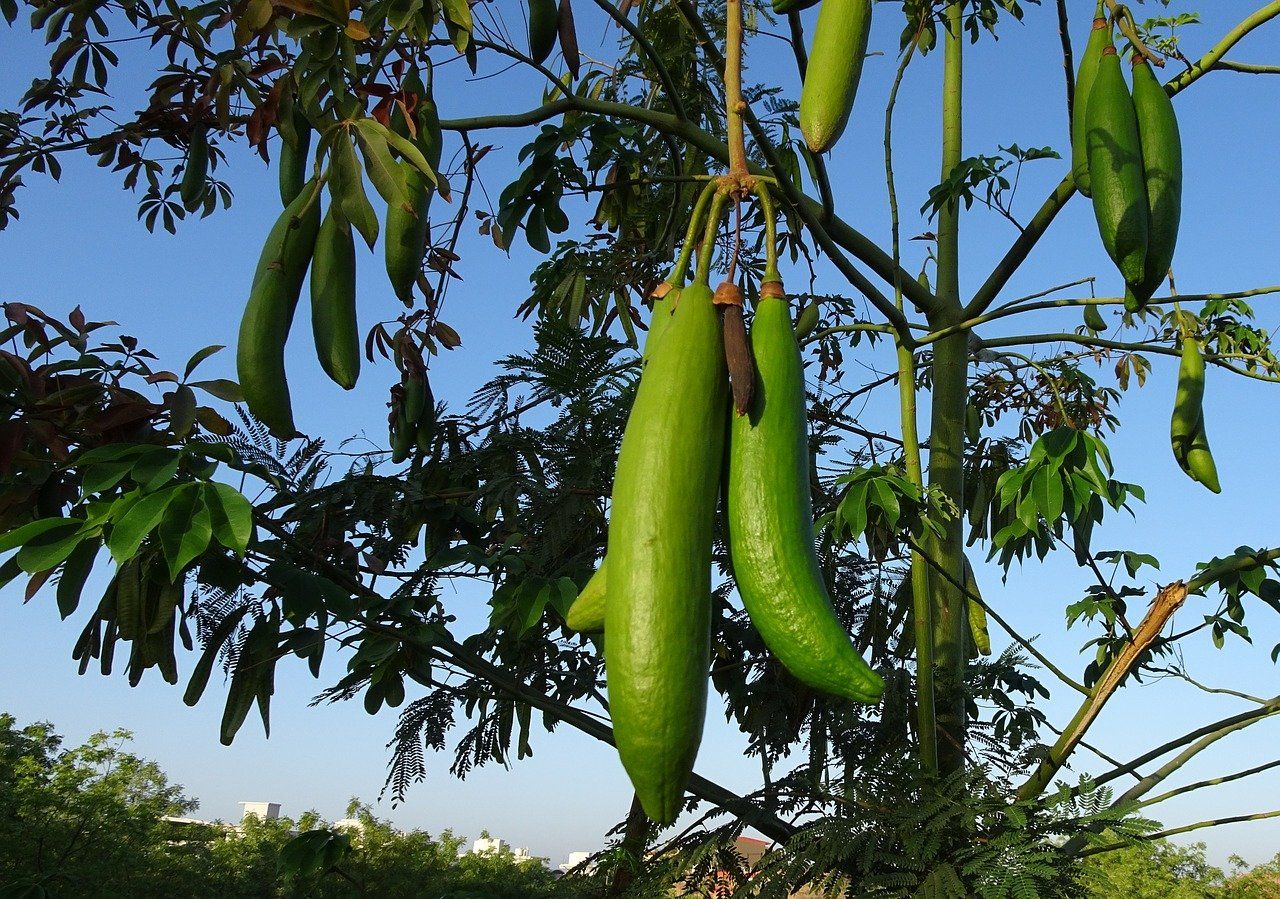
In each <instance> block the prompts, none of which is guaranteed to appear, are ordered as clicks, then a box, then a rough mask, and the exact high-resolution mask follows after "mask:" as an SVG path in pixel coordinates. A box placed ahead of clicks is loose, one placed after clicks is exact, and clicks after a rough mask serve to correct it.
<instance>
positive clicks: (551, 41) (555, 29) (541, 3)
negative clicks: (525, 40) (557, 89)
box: [529, 0, 560, 63]
mask: <svg viewBox="0 0 1280 899" xmlns="http://www.w3.org/2000/svg"><path fill="white" fill-rule="evenodd" d="M559 30H560V28H559V21H558V19H557V12H556V0H529V55H530V56H532V57H533V61H534V62H538V63H541V62H545V61H546V59H547V57H548V56H550V55H551V51H552V50H554V49H555V46H556V35H557V34H558V33H559Z"/></svg>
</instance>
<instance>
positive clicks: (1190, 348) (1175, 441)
mask: <svg viewBox="0 0 1280 899" xmlns="http://www.w3.org/2000/svg"><path fill="white" fill-rule="evenodd" d="M1203 403H1204V356H1202V355H1201V353H1200V344H1199V343H1197V342H1196V341H1195V340H1192V339H1191V338H1190V337H1188V338H1185V339H1183V341H1182V361H1181V362H1180V363H1179V365H1178V391H1177V394H1176V395H1175V397H1174V400H1173V418H1172V419H1171V420H1170V422H1169V440H1170V443H1171V444H1172V445H1173V457H1174V458H1175V459H1177V460H1178V464H1179V465H1180V466H1182V468H1183V470H1184V471H1185V470H1186V468H1187V464H1186V461H1187V453H1188V452H1189V451H1190V449H1191V439H1192V438H1193V437H1194V436H1195V431H1196V424H1197V422H1199V421H1200V411H1201V408H1202V406H1203Z"/></svg>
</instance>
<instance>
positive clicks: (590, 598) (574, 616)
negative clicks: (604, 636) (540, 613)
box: [564, 558, 609, 634]
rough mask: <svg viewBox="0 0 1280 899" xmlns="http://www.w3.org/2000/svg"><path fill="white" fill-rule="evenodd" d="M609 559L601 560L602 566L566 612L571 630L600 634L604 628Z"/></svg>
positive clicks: (566, 620) (567, 622)
mask: <svg viewBox="0 0 1280 899" xmlns="http://www.w3.org/2000/svg"><path fill="white" fill-rule="evenodd" d="M608 561H609V560H608V559H607V558H605V559H601V560H600V567H599V568H597V569H596V573H595V574H593V575H591V578H590V580H588V581H587V583H586V585H585V586H584V587H583V588H582V590H581V592H579V593H578V598H577V599H575V600H574V601H573V604H572V605H570V606H569V611H568V612H567V613H565V616H564V618H565V624H567V625H568V626H569V630H572V631H577V632H578V633H580V634H598V633H600V632H601V631H603V630H604V597H605V590H606V589H607V584H606V577H607V575H606V574H605V572H606V571H607V570H608V564H607V563H608Z"/></svg>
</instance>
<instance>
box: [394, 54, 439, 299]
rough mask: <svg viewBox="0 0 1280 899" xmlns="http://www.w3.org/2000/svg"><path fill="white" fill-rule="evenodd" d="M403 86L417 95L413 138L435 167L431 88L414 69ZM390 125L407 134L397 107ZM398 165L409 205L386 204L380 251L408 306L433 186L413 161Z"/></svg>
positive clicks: (418, 267)
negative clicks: (385, 220) (383, 240)
mask: <svg viewBox="0 0 1280 899" xmlns="http://www.w3.org/2000/svg"><path fill="white" fill-rule="evenodd" d="M405 89H406V90H407V91H408V92H410V93H412V94H414V95H415V96H417V98H418V106H417V109H416V110H415V111H414V119H415V125H416V130H417V135H416V137H415V138H414V141H415V143H416V144H417V145H418V148H419V149H420V150H422V153H423V155H424V156H425V157H426V158H427V162H428V163H429V164H430V165H431V168H432V170H433V171H434V170H436V169H438V168H439V167H440V154H441V150H442V144H441V136H440V119H439V116H438V115H437V114H436V105H435V101H434V100H433V99H432V98H431V91H430V88H428V87H427V86H426V85H425V84H423V82H422V79H421V77H420V76H419V75H418V73H417V71H416V70H415V71H412V72H410V73H409V75H408V76H407V77H406V78H405ZM393 128H395V130H396V131H397V132H399V133H400V134H401V136H403V137H409V136H410V132H409V129H408V127H407V125H406V124H405V122H404V120H403V116H402V115H400V114H399V108H398V107H397V115H396V116H395V121H394V122H393ZM398 165H399V168H400V172H401V177H402V178H403V183H404V187H405V195H406V197H407V198H408V202H409V208H408V209H405V208H403V207H400V206H389V207H387V224H386V237H385V243H384V246H383V253H384V258H385V260H386V267H387V278H388V280H390V281H391V288H392V290H394V291H395V294H396V297H397V298H399V300H400V301H401V302H402V303H404V304H405V305H407V306H408V305H412V304H413V285H414V284H415V283H417V280H418V274H419V273H420V272H421V271H422V257H423V254H424V253H425V252H426V249H427V238H428V237H429V236H430V233H431V220H430V218H429V214H430V212H431V198H432V196H433V195H434V193H435V187H434V185H433V184H432V183H431V181H430V180H429V179H428V178H427V176H426V175H424V174H423V173H422V172H421V171H419V169H418V167H417V166H415V165H413V163H411V162H408V161H406V160H401V161H400V162H399V163H398Z"/></svg>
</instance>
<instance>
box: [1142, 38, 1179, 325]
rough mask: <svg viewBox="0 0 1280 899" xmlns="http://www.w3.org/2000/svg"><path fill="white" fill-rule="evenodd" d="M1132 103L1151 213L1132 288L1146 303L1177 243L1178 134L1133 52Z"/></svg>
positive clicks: (1159, 91) (1166, 102)
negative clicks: (1142, 263)
mask: <svg viewBox="0 0 1280 899" xmlns="http://www.w3.org/2000/svg"><path fill="white" fill-rule="evenodd" d="M1133 106H1134V110H1135V112H1136V113H1137V116H1138V135H1139V138H1140V139H1141V141H1142V166H1143V173H1144V175H1145V177H1146V182H1147V203H1148V209H1149V211H1150V216H1151V226H1150V234H1149V237H1148V241H1147V259H1146V277H1144V278H1143V280H1142V283H1141V284H1138V285H1136V286H1135V287H1134V289H1133V292H1134V294H1135V296H1136V297H1137V299H1138V301H1139V303H1140V304H1142V305H1145V304H1146V303H1147V301H1148V300H1150V299H1151V297H1152V295H1154V294H1155V292H1156V291H1157V290H1158V289H1159V288H1160V285H1161V283H1162V282H1163V281H1164V279H1165V278H1166V277H1168V275H1169V266H1171V265H1172V264H1173V251H1174V247H1175V246H1176V245H1177V243H1178V225H1179V223H1180V222H1181V220H1182V137H1181V135H1180V134H1179V133H1178V118H1177V116H1176V114H1175V113H1174V111H1173V102H1172V101H1171V100H1170V99H1169V95H1168V94H1167V93H1165V89H1164V85H1162V84H1161V83H1160V81H1159V79H1158V78H1156V73H1155V71H1154V70H1153V69H1152V68H1151V64H1150V63H1149V62H1147V61H1146V60H1145V59H1143V58H1141V57H1140V56H1137V55H1135V56H1134V66H1133Z"/></svg>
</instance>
